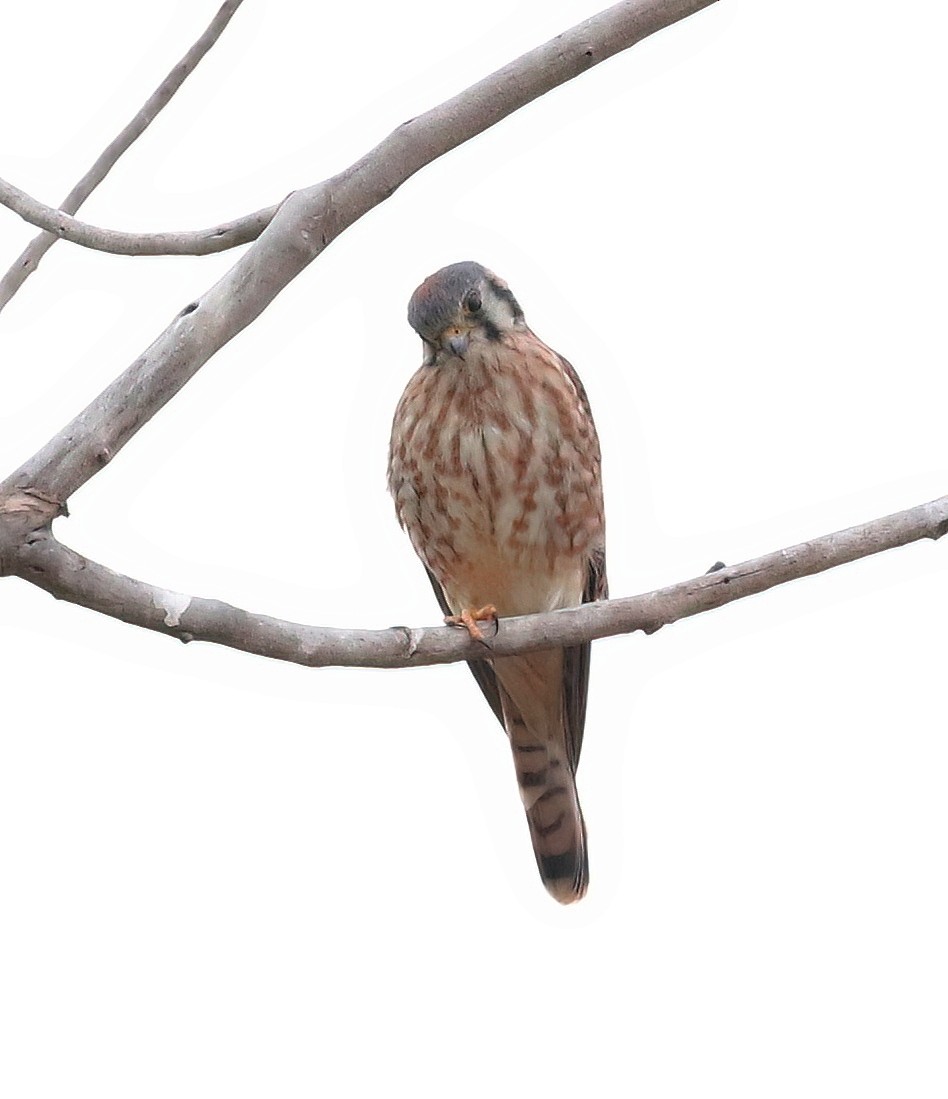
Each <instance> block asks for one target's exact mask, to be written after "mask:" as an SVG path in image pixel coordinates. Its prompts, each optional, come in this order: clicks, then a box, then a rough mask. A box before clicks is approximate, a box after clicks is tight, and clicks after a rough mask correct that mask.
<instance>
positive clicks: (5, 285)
mask: <svg viewBox="0 0 948 1099" xmlns="http://www.w3.org/2000/svg"><path fill="white" fill-rule="evenodd" d="M242 3H243V0H225V2H224V3H223V4H222V5H221V7H220V10H219V11H218V13H217V14H216V15H215V16H214V18H213V19H212V20H211V22H210V23H209V24H208V26H207V28H206V29H205V31H204V33H203V34H202V35H201V37H200V38H199V39H198V40H197V41H196V42H195V43H194V45H193V46H192V47H191V48H190V49H189V50H188V52H187V53H186V54H185V55H184V57H182V58H181V60H180V61H179V62H178V63H177V64H176V65H175V66H174V68H173V69H172V70H171V72H169V73H168V75H167V76H166V77H165V78H164V80H162V82H161V83H160V84H159V85H158V87H157V88H156V89H155V90H154V91H153V92H152V94H151V95H150V96H149V97H148V99H147V100H146V101H145V103H144V104H143V106H142V108H141V110H139V111H138V113H137V114H136V115H135V117H134V118H133V119H132V120H131V121H130V122H129V123H128V125H127V126H125V127H124V129H123V130H122V131H121V133H119V134H118V135H117V136H116V137H115V138H114V139H113V140H112V141H111V142H110V143H109V145H108V146H107V147H106V148H105V149H104V150H103V151H102V152H101V153H100V154H99V156H98V158H97V159H96V162H95V163H94V164H93V165H92V167H91V168H90V169H89V170H88V172H86V174H85V175H84V176H83V177H82V179H80V180H79V182H78V183H77V184H76V185H75V187H73V189H72V190H71V191H70V192H69V194H68V195H66V197H65V198H64V199H63V201H62V202H61V203H60V206H59V209H58V210H51V209H50V208H49V207H48V206H43V204H42V203H39V202H36V200H35V199H32V198H30V196H29V195H27V194H25V193H24V192H23V191H19V190H18V189H17V188H16V187H13V186H12V185H11V184H8V183H4V182H3V181H2V180H0V203H3V205H5V206H9V207H10V209H11V210H15V211H16V212H17V213H18V214H19V215H20V216H21V217H23V218H25V220H27V221H29V222H32V224H33V225H37V226H39V227H40V228H41V229H44V230H46V232H43V233H40V235H39V236H38V237H34V238H33V240H31V241H30V243H29V244H28V245H27V246H26V248H25V249H24V251H23V252H22V253H21V254H20V255H19V256H18V257H17V259H16V260H15V261H14V262H13V266H12V267H11V268H10V270H9V271H7V273H6V274H5V275H4V276H3V278H2V279H0V310H2V309H3V307H4V306H5V305H6V304H7V302H8V301H9V300H10V299H11V298H12V297H13V295H14V294H15V293H16V292H17V290H19V289H20V287H21V286H22V285H23V283H24V282H26V280H27V279H28V278H29V276H30V275H31V274H32V273H33V272H34V271H35V270H36V268H37V265H38V264H39V262H40V260H41V259H42V258H43V256H44V255H45V254H46V253H47V252H48V251H49V249H50V248H52V246H53V245H54V244H55V243H56V241H57V240H59V239H60V237H64V236H66V231H65V230H64V229H63V228H62V226H63V225H64V224H68V223H70V222H72V221H73V219H72V218H71V217H69V215H70V214H74V213H75V212H76V211H77V210H78V209H79V207H80V206H81V205H82V204H83V203H84V202H85V201H86V199H87V198H88V197H89V195H91V194H92V192H93V191H94V190H95V189H96V187H98V186H99V184H100V183H101V182H102V180H103V179H105V177H106V176H107V175H108V174H109V172H110V171H111V170H112V169H113V168H114V167H115V165H116V163H117V162H118V160H119V158H120V157H121V156H122V155H123V154H124V153H125V152H127V150H128V149H129V148H130V147H131V145H132V144H133V143H134V142H135V141H137V140H138V138H139V137H141V135H142V134H143V133H144V132H145V130H147V129H148V127H149V126H150V125H151V124H152V122H154V120H155V119H156V118H157V117H158V115H159V114H160V113H161V111H162V110H164V108H165V107H166V106H167V105H168V104H169V103H170V102H171V99H172V97H173V96H174V94H175V92H177V90H178V89H179V88H180V87H181V85H182V84H183V83H184V82H185V80H187V78H188V77H189V76H190V75H191V73H192V72H194V70H195V68H196V67H197V65H198V63H199V62H200V61H201V59H202V58H203V57H204V55H205V54H206V53H207V52H208V50H210V48H211V47H212V46H213V45H214V43H215V42H216V41H217V40H218V38H220V36H221V34H222V33H223V31H224V28H225V27H226V26H227V24H228V23H229V22H230V20H231V18H232V17H233V15H234V13H235V12H236V11H237V9H238V8H239V7H240V5H241V4H242ZM251 216H253V215H251ZM76 224H79V225H81V224H82V223H81V222H77V223H76ZM258 232H259V230H258ZM248 239H253V238H248ZM234 243H240V242H239V241H235V242H234ZM90 246H91V247H96V246H95V245H90ZM228 247H233V244H229V245H228ZM217 250H218V251H219V249H217ZM127 254H131V255H135V254H136V253H127Z"/></svg>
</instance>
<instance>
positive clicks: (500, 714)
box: [425, 567, 506, 730]
mask: <svg viewBox="0 0 948 1099" xmlns="http://www.w3.org/2000/svg"><path fill="white" fill-rule="evenodd" d="M425 572H427V573H428V579H429V580H430V581H431V586H432V588H434V593H435V598H436V599H437V600H438V605H439V606H440V607H441V610H442V612H443V613H444V614H445V615H451V614H453V613H454V612H453V611H452V610H451V608H450V606H449V605H448V601H447V599H446V598H445V595H444V588H442V587H441V585H440V584H439V583H438V580H437V578H436V577H435V574H434V573H433V572H432V571H431V569H429V568H427V567H426V568H425ZM467 666H468V667H469V668H470V669H471V675H473V676H474V678H475V679H476V680H477V685H478V687H480V689H481V690H482V691H483V692H484V697H485V698H486V699H487V704H488V705H489V706H490V708H491V709H492V710H493V711H494V716H495V717H496V718H497V720H498V721H499V722H500V727H501V728H502V729H504V730H506V725H504V711H503V708H502V707H501V704H500V691H499V690H498V688H497V677H496V676H495V675H494V669H493V668H492V667H491V666H490V664H488V662H487V661H486V660H469V661H468V662H467Z"/></svg>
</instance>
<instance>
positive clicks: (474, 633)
mask: <svg viewBox="0 0 948 1099" xmlns="http://www.w3.org/2000/svg"><path fill="white" fill-rule="evenodd" d="M444 621H445V625H448V626H463V627H464V628H465V629H466V630H467V632H468V633H469V634H470V635H471V637H472V638H473V639H474V640H475V641H484V640H486V638H485V637H484V631H483V630H482V629H481V628H480V626H478V624H477V623H478V622H494V623H496V621H497V608H496V607H495V606H494V604H493V603H488V604H487V606H486V607H481V608H480V610H476V611H475V610H462V611H461V613H460V614H449V615H447V616H446V617H445V619H444Z"/></svg>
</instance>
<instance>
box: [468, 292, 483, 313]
mask: <svg viewBox="0 0 948 1099" xmlns="http://www.w3.org/2000/svg"><path fill="white" fill-rule="evenodd" d="M480 307H481V296H480V294H479V293H478V292H477V291H476V290H472V291H471V292H470V294H468V296H467V297H466V298H465V299H464V308H465V310H466V311H467V312H468V313H476V312H477V311H478V310H479V309H480Z"/></svg>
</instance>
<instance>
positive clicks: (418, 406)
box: [388, 262, 607, 904]
mask: <svg viewBox="0 0 948 1099" xmlns="http://www.w3.org/2000/svg"><path fill="white" fill-rule="evenodd" d="M408 321H409V323H410V324H411V326H412V328H414V329H415V331H416V332H417V333H418V335H419V336H421V340H422V344H423V346H424V361H423V363H422V365H421V368H420V369H419V370H418V372H417V373H416V374H415V375H414V377H412V379H411V381H409V383H408V386H407V388H406V389H405V392H404V393H403V394H402V398H401V400H400V401H399V403H398V407H397V409H396V410H395V420H394V423H393V424H392V439H391V446H390V451H389V467H388V483H389V489H390V491H391V493H392V496H393V497H394V499H395V509H396V511H397V513H398V518H399V521H400V522H401V524H402V526H403V527H404V528H405V530H406V531H407V532H408V535H409V537H410V538H411V542H412V545H413V546H414V547H415V551H416V552H417V554H418V556H419V557H420V558H421V560H422V561H423V562H424V564H425V567H426V568H427V570H428V576H429V577H430V579H431V583H432V586H433V587H434V590H435V595H436V596H437V598H438V602H439V603H440V604H441V608H442V610H443V612H444V613H445V615H446V616H448V618H447V620H448V621H451V622H457V623H461V624H463V625H465V626H467V628H468V629H469V630H470V632H471V634H472V636H474V637H481V636H483V635H482V633H481V630H480V627H479V626H478V622H479V621H484V620H489V619H492V618H494V617H495V616H500V617H503V616H505V615H520V614H532V613H535V612H539V611H551V610H555V609H556V608H559V607H576V606H579V604H580V603H588V602H591V601H593V600H596V599H605V598H606V597H607V590H606V566H605V520H604V516H603V506H602V484H601V480H600V457H599V440H598V438H597V436H596V428H595V426H594V424H593V419H592V414H591V412H590V409H589V401H588V399H587V397H586V393H585V390H584V389H583V385H582V382H580V380H579V377H578V376H577V374H576V371H575V370H574V369H573V368H572V366H570V364H569V363H568V362H567V361H566V360H565V359H564V358H562V356H560V355H557V353H556V352H555V351H551V350H550V348H549V347H547V346H546V344H545V343H543V341H542V340H540V339H538V338H537V337H536V336H535V335H534V334H533V332H531V331H530V329H529V328H528V327H527V325H526V322H525V321H524V318H523V311H522V310H521V308H520V306H519V305H518V304H517V299H516V298H515V297H514V296H513V294H512V293H511V292H510V290H509V289H508V287H507V285H506V283H504V282H502V281H501V280H500V279H499V278H497V276H496V275H494V274H492V273H491V272H490V271H488V270H486V269H485V268H484V267H481V265H480V264H479V263H472V262H465V263H454V264H452V265H451V266H450V267H445V268H443V269H442V270H440V271H437V272H435V274H433V275H431V276H430V277H429V278H427V279H425V281H424V282H423V283H422V284H421V286H419V287H418V289H417V290H416V291H415V293H414V294H413V295H412V299H411V301H410V303H409V306H408ZM470 668H471V671H472V672H473V673H474V678H475V679H476V680H477V682H478V684H479V686H480V688H481V690H482V691H483V692H484V695H485V696H486V698H487V701H488V702H489V703H490V706H491V708H492V709H493V711H494V713H495V714H496V715H497V717H498V719H499V720H500V721H501V723H502V725H503V726H504V728H505V730H506V732H507V736H508V738H509V740H510V746H511V748H512V750H513V757H514V765H515V767H516V771H517V781H518V783H519V784H520V796H521V797H522V799H523V804H524V807H525V809H526V813H527V822H528V824H529V826H530V836H531V839H532V840H533V849H534V852H535V854H536V859H537V865H538V866H539V868H540V876H541V878H542V879H543V884H544V885H545V886H546V888H547V889H548V890H549V891H550V893H551V894H552V895H553V896H554V897H555V898H556V899H557V900H558V901H561V902H562V903H563V904H569V903H570V902H571V901H576V900H579V898H580V897H582V896H583V894H584V893H585V892H586V886H587V883H588V879H589V869H588V862H587V858H586V828H585V825H584V823H583V815H582V810H581V809H580V806H579V800H578V798H577V795H576V780H575V774H576V765H577V764H578V762H579V750H580V746H581V744H582V739H583V725H584V723H585V718H586V689H587V684H588V680H589V645H588V644H585V645H575V646H572V647H570V648H567V649H553V650H547V651H544V652H536V653H529V654H525V655H523V656H506V657H495V658H493V659H491V660H489V661H471V663H470Z"/></svg>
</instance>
